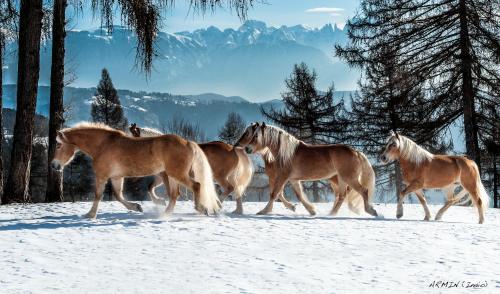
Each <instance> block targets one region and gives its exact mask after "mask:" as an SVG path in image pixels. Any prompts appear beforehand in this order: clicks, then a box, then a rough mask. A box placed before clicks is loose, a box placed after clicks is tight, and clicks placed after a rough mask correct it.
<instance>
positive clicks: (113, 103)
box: [91, 68, 128, 130]
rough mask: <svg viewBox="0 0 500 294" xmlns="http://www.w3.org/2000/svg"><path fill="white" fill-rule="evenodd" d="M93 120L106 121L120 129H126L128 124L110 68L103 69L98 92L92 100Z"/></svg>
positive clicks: (105, 122) (107, 123)
mask: <svg viewBox="0 0 500 294" xmlns="http://www.w3.org/2000/svg"><path fill="white" fill-rule="evenodd" d="M91 115H92V121H94V122H100V123H104V124H106V125H108V126H110V127H113V128H115V129H119V130H125V128H126V127H127V125H128V122H127V119H126V118H125V117H124V115H123V107H122V105H121V103H120V98H119V97H118V92H117V91H116V89H115V87H114V86H113V82H112V81H111V77H110V76H109V73H108V70H107V69H105V68H104V69H103V70H102V75H101V80H100V81H99V85H98V86H97V93H96V94H95V96H94V101H92V109H91Z"/></svg>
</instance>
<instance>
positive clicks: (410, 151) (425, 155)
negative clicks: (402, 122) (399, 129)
mask: <svg viewBox="0 0 500 294" xmlns="http://www.w3.org/2000/svg"><path fill="white" fill-rule="evenodd" d="M398 137H399V153H400V157H402V158H404V159H406V160H408V161H410V162H413V163H415V164H417V165H419V164H421V163H423V162H426V161H431V160H432V158H434V155H433V154H432V153H430V152H429V151H427V150H425V149H424V148H422V147H420V146H418V145H417V143H415V142H413V141H412V140H410V139H409V138H407V137H405V136H402V135H399V134H398ZM394 138H395V137H394Z"/></svg>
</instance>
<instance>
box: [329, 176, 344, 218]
mask: <svg viewBox="0 0 500 294" xmlns="http://www.w3.org/2000/svg"><path fill="white" fill-rule="evenodd" d="M334 178H335V179H334ZM330 186H332V190H333V192H334V193H335V202H334V203H333V207H332V210H331V211H330V215H337V213H338V212H339V209H340V206H342V203H343V202H344V199H345V196H346V188H347V186H346V185H345V183H344V182H343V181H339V180H338V177H333V178H331V179H330Z"/></svg>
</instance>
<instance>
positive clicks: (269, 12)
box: [69, 0, 359, 32]
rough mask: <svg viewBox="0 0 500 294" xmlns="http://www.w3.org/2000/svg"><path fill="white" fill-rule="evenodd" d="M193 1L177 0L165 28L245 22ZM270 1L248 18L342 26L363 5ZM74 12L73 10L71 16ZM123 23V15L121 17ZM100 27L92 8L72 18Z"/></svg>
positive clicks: (346, 0)
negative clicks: (201, 11) (203, 9)
mask: <svg viewBox="0 0 500 294" xmlns="http://www.w3.org/2000/svg"><path fill="white" fill-rule="evenodd" d="M188 2H189V1H186V0H184V1H182V0H177V1H176V4H175V7H174V8H173V9H172V10H171V11H169V12H166V13H165V18H166V22H165V23H164V25H163V29H162V30H163V31H169V32H178V31H186V30H187V31H192V30H194V29H198V28H205V27H208V26H211V25H214V26H217V27H219V28H228V27H231V28H236V27H238V26H239V25H240V24H241V21H240V20H239V19H238V17H237V15H236V13H234V12H230V11H228V10H227V9H218V10H217V11H216V13H215V14H212V13H210V12H209V13H207V14H206V15H204V16H203V15H196V14H193V12H192V11H190V9H189V4H188ZM266 2H267V3H255V5H254V7H253V8H252V9H251V10H250V11H249V13H248V18H249V19H256V20H262V21H264V22H266V23H267V24H268V25H271V26H281V25H288V26H290V25H297V24H304V25H307V26H311V27H321V26H323V25H324V24H327V23H337V24H339V25H340V26H342V25H343V24H344V23H345V22H346V21H347V19H348V18H349V17H352V16H353V15H354V13H355V12H356V9H357V7H358V5H359V0H267V1H266ZM72 15H74V12H73V10H72V9H71V8H70V9H69V16H72ZM117 22H119V18H117ZM98 26H99V20H94V19H93V18H92V13H91V12H90V9H89V8H88V7H87V8H84V11H83V15H80V16H79V17H72V22H71V27H72V28H75V29H90V28H96V27H98Z"/></svg>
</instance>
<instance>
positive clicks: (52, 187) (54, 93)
mask: <svg viewBox="0 0 500 294" xmlns="http://www.w3.org/2000/svg"><path fill="white" fill-rule="evenodd" d="M66 6H67V1H66V0H54V6H53V16H52V66H51V71H50V113H49V147H48V153H47V160H48V163H47V166H48V168H47V190H46V193H45V201H46V202H54V201H63V200H64V194H63V187H62V184H63V183H62V172H58V171H55V170H53V169H52V168H51V167H50V162H51V161H52V158H53V157H54V153H55V151H56V135H57V131H58V130H59V129H61V127H62V125H63V123H64V118H63V117H64V106H63V95H64V57H65V52H64V51H65V50H64V39H65V38H66V16H65V15H66V13H65V12H66Z"/></svg>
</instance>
